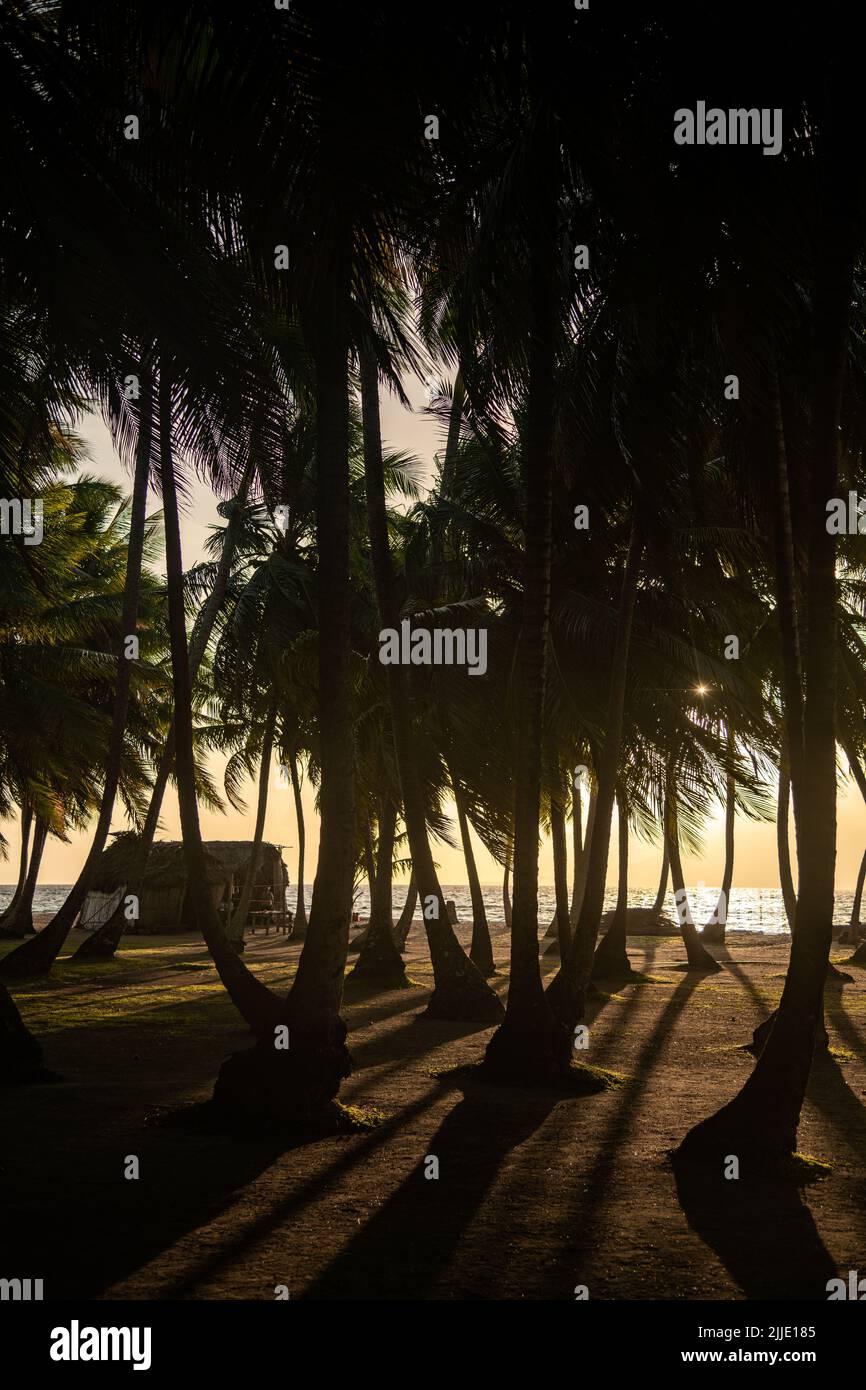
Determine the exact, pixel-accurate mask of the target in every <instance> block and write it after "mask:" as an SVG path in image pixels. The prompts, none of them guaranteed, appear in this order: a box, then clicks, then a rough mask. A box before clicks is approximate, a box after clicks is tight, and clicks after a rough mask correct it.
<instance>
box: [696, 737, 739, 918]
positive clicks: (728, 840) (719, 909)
mask: <svg viewBox="0 0 866 1390" xmlns="http://www.w3.org/2000/svg"><path fill="white" fill-rule="evenodd" d="M728 744H729V747H730V749H731V753H732V754H733V735H732V734H731V735H729V738H728ZM735 791H736V784H735V781H734V774H733V772H728V774H727V777H726V780H725V867H724V871H723V874H722V888H721V892H720V893H719V900H718V902H717V903H716V908H715V911H714V913H713V915H712V917H711V918H710V920H709V921H708V922H706V923H705V924H704V929H703V931H702V932H701V936H702V937H703V939H704V941H710V942H714V943H715V944H716V945H718V944H723V943H724V940H725V927H726V925H727V920H728V899H729V898H730V895H731V884H732V883H733V881H734V831H735V818H736V800H735Z"/></svg>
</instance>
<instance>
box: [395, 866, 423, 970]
mask: <svg viewBox="0 0 866 1390" xmlns="http://www.w3.org/2000/svg"><path fill="white" fill-rule="evenodd" d="M417 902H418V884H417V882H416V880H415V870H414V869H413V870H412V872H411V874H410V876H409V887H408V889H407V891H406V901H405V903H404V904H403V911H402V912H401V913H400V918H399V921H398V922H397V925H396V927H395V928H394V940H395V941H396V943H397V948H398V950H400V951H405V949H406V942H407V940H408V938H409V932H410V931H411V930H412V921H413V919H414V917H415V905H416V903H417Z"/></svg>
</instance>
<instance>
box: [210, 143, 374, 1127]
mask: <svg viewBox="0 0 866 1390" xmlns="http://www.w3.org/2000/svg"><path fill="white" fill-rule="evenodd" d="M323 137H324V140H325V146H324V152H325V154H327V153H328V152H329V150H330V147H331V141H332V140H333V139H335V138H336V136H335V133H334V131H333V130H332V129H331V127H330V126H329V125H328V124H327V122H326V124H325V126H324V129H323ZM318 256H319V260H320V261H321V260H322V258H323V257H329V260H328V263H327V266H326V268H323V269H319V270H318V271H317V275H318V277H319V279H318V280H317V281H316V284H315V292H314V300H313V303H312V305H311V307H310V309H309V312H308V313H305V321H304V324H303V327H304V330H305V334H306V336H307V340H308V342H309V344H310V349H311V353H312V357H313V361H314V364H315V375H316V398H315V411H316V544H317V550H318V555H319V572H318V610H319V612H318V619H319V621H318V682H319V695H318V705H319V708H318V715H319V744H320V764H321V780H320V784H319V799H320V807H321V825H320V835H319V857H318V863H317V865H316V875H315V879H314V882H313V895H312V901H311V904H310V914H309V921H308V925H307V935H306V938H305V940H304V945H303V949H302V951H301V955H300V959H299V961H298V969H297V973H296V975H295V980H294V983H293V985H292V988H291V991H290V993H289V997H288V999H287V1000H286V1016H287V1021H288V1022H289V1024H290V1028H291V1042H290V1046H289V1047H288V1048H287V1049H286V1050H284V1051H281V1050H277V1049H275V1048H274V1047H273V1045H272V1044H270V1043H268V1041H267V1040H265V1041H263V1042H262V1043H260V1044H258V1045H257V1046H256V1047H255V1048H253V1049H252V1050H251V1051H250V1052H246V1053H237V1054H236V1055H235V1056H233V1057H230V1058H229V1059H228V1061H227V1062H225V1063H224V1064H223V1067H222V1069H221V1071H220V1075H219V1080H218V1082H217V1087H216V1090H215V1092H214V1096H215V1099H217V1100H218V1101H222V1102H225V1103H226V1104H228V1105H230V1106H231V1107H232V1108H233V1109H245V1110H247V1111H249V1110H250V1109H253V1110H254V1111H255V1113H256V1114H261V1113H264V1114H266V1115H267V1116H268V1118H272V1117H275V1116H276V1117H278V1118H280V1119H281V1120H283V1121H287V1122H291V1123H295V1122H296V1121H297V1120H299V1119H302V1118H304V1117H306V1116H308V1115H310V1114H311V1113H314V1112H316V1111H318V1110H320V1109H321V1108H322V1107H323V1106H325V1105H327V1104H329V1103H330V1102H331V1101H332V1100H333V1098H334V1096H336V1094H337V1092H338V1091H339V1088H340V1083H341V1081H342V1079H343V1077H345V1076H347V1075H348V1073H349V1071H350V1070H351V1065H352V1064H351V1059H350V1057H349V1052H348V1048H347V1047H346V1025H345V1023H344V1022H343V1020H342V1018H341V1017H340V1005H341V1002H342V997H343V978H344V974H345V969H346V953H347V949H348V945H349V921H350V918H351V915H352V884H353V878H354V866H355V824H356V822H355V749H354V730H353V709H352V673H351V651H352V647H351V602H352V590H351V577H350V565H349V525H350V495H349V347H350V340H349V311H350V294H351V252H350V231H349V228H348V226H346V225H345V224H343V225H341V226H339V227H338V228H336V229H335V231H334V235H333V240H332V241H331V243H330V245H329V246H326V245H324V244H323V246H322V248H321V249H320V251H319V253H318ZM262 1087H264V1089H262Z"/></svg>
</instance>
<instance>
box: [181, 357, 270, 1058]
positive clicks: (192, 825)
mask: <svg viewBox="0 0 866 1390" xmlns="http://www.w3.org/2000/svg"><path fill="white" fill-rule="evenodd" d="M172 397H173V387H172V370H171V362H170V359H169V358H168V356H167V354H166V353H165V352H163V355H162V357H161V360H160V370H159V441H160V449H159V464H160V469H159V471H160V478H161V481H162V495H163V508H164V515H165V560H166V581H167V591H168V619H169V637H170V642H171V669H172V687H173V694H174V721H175V744H176V754H175V758H176V776H177V797H178V807H179V810H180V822H181V830H182V833H183V853H184V861H185V864H186V872H187V879H188V882H189V894H190V898H191V901H192V906H193V911H194V912H195V916H196V921H197V923H198V926H199V928H200V930H201V932H202V934H203V935H204V938H205V941H206V943H207V947H208V950H209V951H210V953H211V955H212V956H213V960H214V964H215V965H216V968H217V971H218V973H219V977H220V979H221V980H222V982H223V984H224V985H225V988H226V990H227V991H228V993H229V995H230V997H231V999H232V1002H233V1003H234V1004H235V1005H236V1007H237V1009H238V1011H239V1012H240V1013H241V1014H242V1016H243V1017H244V1019H245V1020H246V1021H247V1023H248V1024H249V1025H250V1027H251V1028H252V1029H253V1030H254V1031H256V1032H257V1033H260V1034H262V1035H264V1036H269V1035H270V1036H271V1037H272V1036H273V1028H274V1026H275V1025H276V1024H277V1023H279V1022H281V1021H282V1020H283V1018H284V1012H283V1009H282V1007H281V1005H280V1001H279V999H278V998H277V996H276V995H274V994H273V993H272V992H271V990H269V989H268V988H267V986H266V985H263V984H262V983H261V982H260V981H259V980H257V979H256V977H255V976H254V975H253V974H251V972H250V971H249V970H248V969H247V967H246V966H245V965H244V964H243V962H242V961H241V959H240V957H239V956H238V955H237V953H236V952H235V951H234V949H233V948H232V946H231V945H230V943H229V941H228V938H227V937H226V934H225V930H224V927H223V924H222V922H221V921H220V918H219V915H218V913H217V910H216V907H215V906H214V902H213V899H212V897H211V894H210V890H209V887H208V876H207V867H206V863H205V854H204V845H203V843H202V838H201V828H200V825H199V818H198V799H197V796H196V776H195V762H194V757H193V725H192V680H191V675H190V667H189V652H188V648H187V636H186V624H185V615H184V596H183V558H182V552H181V538H180V520H179V514H178V501H177V486H176V483H175V476H174V450H173V443H172V424H173V416H172Z"/></svg>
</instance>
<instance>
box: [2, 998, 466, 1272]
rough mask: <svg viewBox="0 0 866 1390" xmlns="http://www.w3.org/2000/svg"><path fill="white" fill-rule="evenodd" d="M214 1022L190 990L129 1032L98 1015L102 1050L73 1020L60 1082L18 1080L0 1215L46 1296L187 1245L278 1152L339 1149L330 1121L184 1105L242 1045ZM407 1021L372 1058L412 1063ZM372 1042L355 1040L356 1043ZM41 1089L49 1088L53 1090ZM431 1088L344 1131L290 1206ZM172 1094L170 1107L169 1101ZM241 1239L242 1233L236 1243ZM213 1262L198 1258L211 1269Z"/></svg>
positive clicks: (64, 1040) (418, 1052)
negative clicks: (311, 1122)
mask: <svg viewBox="0 0 866 1390" xmlns="http://www.w3.org/2000/svg"><path fill="white" fill-rule="evenodd" d="M415 1002H416V1003H417V1000H416V1001H415ZM402 1003H403V999H402V998H401V999H400V1000H399V1004H398V1005H397V1007H396V1008H395V1010H394V1013H395V1014H396V1015H397V1016H398V1019H399V1014H400V1011H401V1010H400V1004H402ZM377 1012H378V1011H377ZM173 1015H177V1018H178V1020H182V1022H183V1025H184V1028H183V1031H181V1032H179V1033H178V1034H177V1035H173V1034H172V1032H171V1029H172V1025H173V1022H174V1019H173ZM213 1020H214V1011H213V1008H212V1006H211V1004H210V1003H209V1002H208V1001H205V1000H203V1001H202V1002H201V1004H198V1005H196V1004H192V1005H191V1004H190V1001H189V1000H185V1001H184V1002H183V1003H179V1004H177V1005H176V1006H174V1008H172V1007H171V1006H161V1007H160V1008H159V1011H158V1018H154V1017H151V1018H149V1019H147V1020H146V1021H142V1022H141V1023H140V1024H139V1025H138V1026H136V1027H134V1028H131V1027H130V1026H129V1025H128V1023H123V1022H120V1023H118V1024H114V1023H104V1024H103V1025H102V1026H101V1027H100V1028H99V1030H98V1046H97V1044H96V1041H95V1035H94V1033H93V1032H92V1031H91V1030H89V1029H88V1028H87V1027H86V1026H82V1028H80V1029H68V1030H66V1031H65V1032H64V1033H63V1034H62V1035H61V1037H59V1038H58V1039H57V1040H56V1041H58V1042H60V1043H61V1044H62V1051H63V1053H64V1061H65V1063H66V1074H67V1077H68V1078H69V1082H68V1084H67V1085H63V1086H56V1087H42V1088H38V1094H37V1088H34V1087H22V1088H20V1089H19V1090H18V1091H17V1092H16V1095H15V1096H14V1097H12V1098H10V1101H9V1105H8V1110H7V1118H8V1120H9V1125H10V1127H9V1131H8V1133H7V1136H6V1143H5V1151H4V1162H3V1167H4V1177H5V1179H6V1183H5V1184H4V1185H5V1186H6V1193H5V1194H4V1195H5V1196H6V1200H5V1201H4V1202H3V1204H2V1205H3V1210H2V1216H0V1231H2V1235H0V1263H2V1265H3V1267H4V1268H6V1267H9V1268H12V1269H17V1268H21V1269H25V1270H26V1269H30V1268H33V1267H36V1268H38V1269H39V1271H40V1275H41V1276H44V1277H45V1287H46V1296H47V1297H49V1298H62V1297H93V1296H96V1295H98V1294H99V1293H100V1292H102V1291H103V1290H105V1289H106V1288H108V1287H110V1286H111V1285H113V1284H115V1283H117V1282H119V1281H121V1280H122V1279H124V1278H125V1277H128V1276H129V1275H131V1274H132V1273H134V1271H136V1270H138V1269H140V1268H141V1267H142V1266H144V1265H146V1264H147V1263H148V1262H151V1261H154V1260H156V1259H157V1258H158V1257H159V1256H160V1255H161V1254H162V1253H163V1252H165V1251H168V1250H169V1249H170V1247H172V1246H173V1245H174V1244H175V1243H176V1242H178V1241H181V1240H183V1239H185V1238H191V1239H192V1240H193V1241H195V1239H196V1233H197V1232H198V1231H199V1230H200V1229H202V1228H206V1227H207V1226H208V1225H209V1223H211V1222H213V1221H215V1220H216V1219H217V1218H219V1217H220V1216H221V1215H222V1214H223V1213H225V1212H226V1211H228V1210H229V1209H230V1208H231V1207H232V1206H233V1204H234V1203H235V1201H236V1200H237V1196H238V1193H239V1192H240V1191H242V1190H243V1189H244V1188H246V1187H247V1186H249V1185H250V1184H252V1183H254V1182H255V1181H256V1180H257V1179H258V1178H259V1177H260V1176H261V1175H262V1174H263V1173H264V1172H265V1171H266V1170H267V1169H268V1168H269V1167H270V1166H271V1165H272V1164H274V1162H275V1161H276V1160H278V1159H279V1158H280V1157H281V1156H282V1155H285V1154H287V1153H291V1152H293V1151H296V1150H299V1149H301V1148H304V1147H306V1146H309V1145H315V1144H317V1143H319V1142H321V1141H322V1140H323V1139H324V1141H325V1142H326V1143H327V1144H328V1145H329V1152H333V1145H334V1132H335V1131H334V1126H333V1125H331V1127H330V1131H329V1132H327V1133H325V1132H324V1131H322V1130H321V1128H320V1129H318V1130H317V1129H311V1130H310V1132H308V1133H304V1134H297V1135H293V1134H288V1133H286V1132H285V1131H283V1132H272V1133H259V1134H250V1133H244V1134H239V1133H237V1132H235V1133H232V1132H231V1131H230V1130H226V1128H225V1127H222V1126H219V1125H215V1124H214V1123H213V1116H212V1112H211V1111H210V1109H209V1107H208V1106H207V1104H202V1102H201V1101H200V1100H196V1101H194V1102H193V1103H192V1104H183V1103H178V1102H179V1101H182V1097H183V1095H184V1092H186V1094H187V1095H190V1094H192V1095H195V1093H196V1092H197V1093H198V1095H199V1096H200V1095H201V1089H202V1086H203V1084H205V1085H207V1087H208V1089H209V1088H210V1082H209V1080H208V1078H210V1080H211V1081H212V1079H213V1078H214V1077H215V1076H216V1071H217V1068H218V1063H219V1049H220V1042H222V1044H223V1045H224V1046H225V1047H226V1049H227V1050H231V1049H232V1048H233V1047H238V1046H239V1047H245V1046H247V1045H248V1044H249V1039H248V1037H247V1036H246V1035H245V1034H241V1033H238V1032H237V1031H236V1030H234V1031H232V1032H225V1033H223V1034H222V1036H221V1037H218V1038H217V1040H216V1042H215V1041H214V1037H213V1034H212V1025H213ZM193 1025H194V1028H193ZM409 1026H410V1025H408V1024H406V1023H402V1022H399V1021H398V1023H397V1026H396V1027H395V1028H394V1029H393V1030H392V1032H391V1035H390V1048H389V1038H388V1037H385V1038H383V1039H382V1047H381V1049H379V1048H378V1047H377V1049H376V1054H377V1061H379V1060H382V1061H385V1060H388V1059H389V1058H390V1061H391V1063H392V1065H393V1066H397V1065H405V1064H406V1031H408V1029H409ZM478 1026H479V1025H471V1024H470V1025H457V1024H447V1025H443V1024H439V1025H434V1024H427V1025H424V1026H419V1027H418V1028H417V1029H416V1028H415V1027H414V1026H412V1030H411V1036H412V1049H411V1050H412V1055H413V1057H414V1058H415V1059H416V1060H417V1059H418V1058H421V1057H423V1055H424V1054H425V1053H426V1052H428V1051H431V1050H433V1049H434V1048H435V1047H436V1046H439V1045H442V1044H444V1043H447V1042H453V1041H455V1040H457V1039H459V1038H461V1037H464V1036H466V1035H467V1034H471V1033H472V1032H474V1031H476V1030H477V1028H478ZM404 1029H405V1030H406V1031H404ZM416 1040H417V1041H416ZM366 1041H367V1040H366V1039H359V1044H360V1046H361V1047H363V1045H364V1043H365V1042H366ZM371 1041H372V1039H371ZM349 1046H350V1049H351V1047H352V1035H351V1034H350V1037H349ZM139 1053H140V1054H142V1059H143V1060H146V1061H147V1062H148V1065H149V1071H148V1074H147V1078H146V1085H144V1087H143V1088H142V1087H141V1084H140V1082H144V1081H145V1077H144V1075H143V1074H142V1073H140V1071H139V1068H138V1067H137V1066H136V1065H135V1064H136V1063H138V1061H139V1057H138V1055H137V1054H139ZM133 1054H136V1055H133ZM154 1059H156V1060H154ZM106 1060H108V1063H109V1066H108V1069H107V1068H106ZM163 1062H164V1064H165V1066H164V1069H163V1067H162V1065H161V1064H162V1063H163ZM155 1068H156V1070H155ZM161 1076H164V1078H165V1085H164V1086H163V1085H162V1084H160V1077H161ZM48 1091H51V1092H53V1097H50V1098H49V1097H47V1092H48ZM439 1094H441V1091H439V1090H438V1089H437V1088H435V1087H433V1088H432V1089H428V1090H427V1091H426V1092H425V1095H424V1096H423V1097H422V1098H421V1099H420V1100H419V1102H418V1104H417V1105H416V1106H410V1107H407V1108H406V1109H405V1110H403V1109H401V1111H400V1113H399V1114H398V1115H395V1116H394V1117H393V1118H389V1119H387V1120H386V1121H385V1122H384V1123H382V1124H381V1125H380V1126H379V1127H378V1128H377V1129H376V1130H375V1131H374V1132H373V1133H370V1134H366V1135H359V1136H354V1137H352V1138H350V1139H345V1138H344V1139H342V1140H340V1141H339V1142H338V1153H339V1156H338V1158H337V1159H336V1160H332V1161H326V1162H324V1163H323V1164H322V1166H321V1168H319V1169H318V1170H317V1173H316V1176H315V1178H312V1179H311V1180H310V1181H308V1182H304V1181H300V1182H299V1183H298V1185H297V1189H296V1191H295V1192H294V1193H293V1195H292V1198H291V1201H290V1202H288V1203H286V1204H285V1205H286V1208H287V1209H289V1210H291V1209H292V1208H297V1207H299V1206H303V1205H304V1204H305V1203H306V1202H307V1201H312V1200H314V1198H315V1197H316V1196H317V1195H318V1194H319V1193H320V1192H321V1191H322V1190H323V1189H324V1188H326V1187H327V1186H328V1184H329V1183H330V1182H331V1181H333V1180H334V1179H335V1178H336V1177H338V1176H339V1175H340V1173H341V1172H343V1171H344V1170H345V1169H346V1168H347V1167H349V1168H350V1167H351V1166H352V1165H353V1164H354V1163H356V1162H360V1161H362V1159H363V1156H364V1154H365V1153H368V1152H369V1151H370V1150H371V1148H373V1149H375V1148H376V1147H377V1146H378V1145H380V1144H384V1143H385V1142H386V1141H387V1139H388V1138H390V1137H392V1136H393V1135H394V1134H395V1133H396V1132H398V1131H399V1129H400V1128H401V1127H402V1125H403V1124H404V1123H405V1122H406V1120H407V1119H408V1118H410V1117H411V1116H412V1115H414V1114H416V1113H419V1112H422V1111H423V1110H424V1109H425V1108H426V1107H427V1106H428V1105H430V1104H432V1103H433V1100H435V1098H436V1096H437V1095H439ZM172 1100H174V1102H175V1103H174V1104H173V1105H170V1106H166V1105H165V1102H166V1101H169V1102H171V1101H172ZM58 1136H62V1140H63V1146H64V1170H63V1174H62V1177H58V1175H57V1171H56V1163H55V1161H54V1158H53V1155H55V1154H56V1145H57V1142H58ZM130 1154H135V1156H136V1157H137V1158H138V1159H139V1165H140V1174H141V1176H140V1178H139V1179H138V1180H137V1181H127V1180H126V1179H125V1177H124V1167H125V1163H126V1158H127V1156H128V1155H130ZM12 1191H14V1193H15V1196H14V1199H13V1198H12V1197H11V1196H10V1195H9V1194H10V1192H12ZM281 1210H282V1207H281ZM245 1243H246V1239H245V1238H242V1239H240V1240H239V1241H238V1242H237V1245H236V1248H237V1249H242V1248H243V1246H244V1244H245ZM202 1249H204V1250H205V1251H206V1252H207V1257H208V1258H209V1257H210V1256H211V1255H212V1254H213V1250H212V1248H210V1249H208V1247H207V1243H206V1242H203V1243H202ZM208 1258H206V1259H204V1260H203V1261H199V1260H198V1259H196V1261H195V1262H196V1263H199V1262H201V1263H204V1264H205V1265H206V1264H207V1263H208ZM160 1293H161V1294H162V1291H160ZM163 1296H165V1295H163ZM169 1296H170V1295H169Z"/></svg>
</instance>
